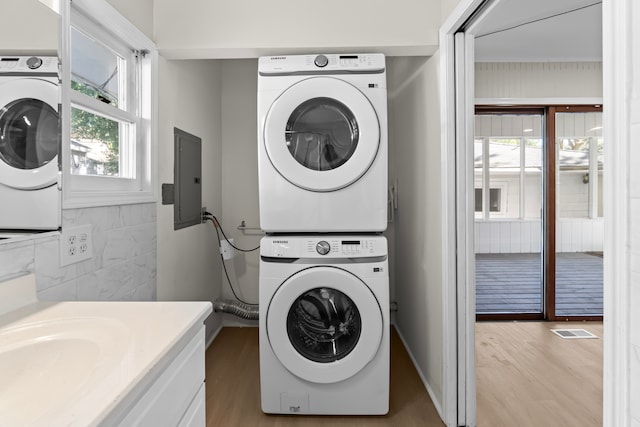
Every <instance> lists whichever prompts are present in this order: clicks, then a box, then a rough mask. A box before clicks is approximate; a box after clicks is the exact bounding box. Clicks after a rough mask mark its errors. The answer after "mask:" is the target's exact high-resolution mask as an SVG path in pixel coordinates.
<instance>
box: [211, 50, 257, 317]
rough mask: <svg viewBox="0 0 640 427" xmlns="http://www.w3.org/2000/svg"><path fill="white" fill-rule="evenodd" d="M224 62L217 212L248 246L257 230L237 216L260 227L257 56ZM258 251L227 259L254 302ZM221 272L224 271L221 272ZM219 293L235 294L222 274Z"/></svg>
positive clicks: (240, 289) (241, 292)
mask: <svg viewBox="0 0 640 427" xmlns="http://www.w3.org/2000/svg"><path fill="white" fill-rule="evenodd" d="M221 63H222V106H223V109H222V157H223V159H224V162H223V163H222V211H221V212H217V213H216V215H217V216H218V219H219V220H220V222H221V223H222V227H223V229H224V230H225V233H226V235H227V237H229V238H233V239H235V245H236V246H237V247H239V248H243V249H250V248H255V247H256V246H258V245H259V244H260V238H261V237H262V235H263V234H262V233H261V232H259V231H257V232H256V231H246V232H243V231H240V230H238V229H237V227H238V225H240V222H241V221H243V220H244V221H245V224H246V225H247V227H255V228H258V227H260V224H259V217H260V216H259V207H258V141H257V135H258V128H257V120H258V118H257V117H258V116H257V99H258V98H257V91H258V80H257V79H258V61H257V60H256V59H237V60H223V61H221ZM259 255H260V253H259V251H253V252H249V253H238V255H237V256H236V258H234V259H233V260H230V261H227V262H226V265H227V269H228V272H229V277H230V279H231V282H232V283H233V285H234V287H235V288H234V289H235V290H236V293H237V294H238V296H239V297H240V298H242V299H243V300H244V301H246V302H248V303H257V302H258V267H259V264H260V256H259ZM223 277H224V276H223ZM223 281H224V286H223V295H224V297H225V298H231V299H233V294H232V293H231V290H230V288H229V284H228V283H227V281H226V277H224V279H223ZM225 324H226V325H247V324H251V325H257V323H256V322H252V321H246V320H243V319H240V318H237V317H234V316H230V315H229V316H226V318H225Z"/></svg>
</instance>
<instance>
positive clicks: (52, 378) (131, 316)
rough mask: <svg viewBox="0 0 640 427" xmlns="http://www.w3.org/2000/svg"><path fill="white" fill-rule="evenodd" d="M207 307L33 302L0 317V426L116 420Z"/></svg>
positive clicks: (193, 330) (201, 304) (200, 320)
mask: <svg viewBox="0 0 640 427" xmlns="http://www.w3.org/2000/svg"><path fill="white" fill-rule="evenodd" d="M210 313H211V303H210V302H59V303H51V302H49V303H46V302H36V303H32V304H29V305H26V306H24V307H22V308H19V309H17V310H14V311H11V312H8V313H6V314H4V315H1V316H0V426H5V425H7V426H9V425H10V426H14V425H15V426H17V425H20V426H23V425H24V426H31V425H33V426H83V427H84V426H95V425H99V424H101V423H103V422H105V420H107V421H108V422H109V423H111V421H116V420H115V419H113V417H114V414H116V415H115V416H116V417H117V416H118V414H119V413H121V412H122V411H124V410H125V409H124V408H125V407H128V405H129V404H130V402H128V400H129V399H131V398H132V396H133V397H135V395H137V394H141V393H143V392H144V390H145V389H146V387H148V385H149V384H148V383H149V382H150V381H151V380H150V379H149V376H148V375H147V374H149V373H155V371H157V370H159V369H162V367H163V366H164V364H166V363H167V360H169V359H170V358H172V357H174V356H175V354H174V353H177V352H178V351H179V347H180V346H178V344H181V343H184V342H186V340H188V339H189V338H190V337H192V336H193V335H194V334H195V333H196V332H197V331H198V330H199V329H200V328H201V327H202V324H203V322H204V320H205V319H206V317H207V316H208V315H209V314H210ZM151 376H153V375H151Z"/></svg>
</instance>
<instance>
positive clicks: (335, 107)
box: [262, 77, 380, 191]
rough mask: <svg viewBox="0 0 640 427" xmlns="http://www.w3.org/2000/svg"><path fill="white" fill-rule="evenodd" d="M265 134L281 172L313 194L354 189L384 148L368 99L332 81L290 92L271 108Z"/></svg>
mask: <svg viewBox="0 0 640 427" xmlns="http://www.w3.org/2000/svg"><path fill="white" fill-rule="evenodd" d="M263 134H264V140H263V141H262V143H263V144H264V145H265V149H266V152H267V155H268V156H269V159H270V161H271V163H272V164H273V166H274V167H275V168H276V170H277V171H278V173H280V174H281V175H282V176H283V177H284V178H285V179H286V180H288V181H289V182H291V183H292V184H294V185H296V186H298V187H301V188H304V189H306V190H311V191H334V190H338V189H340V188H344V187H347V186H349V185H351V184H352V183H354V182H355V181H357V180H358V179H359V178H360V177H361V176H362V175H364V174H365V173H366V172H367V170H368V169H369V167H370V166H371V163H373V161H374V160H375V157H376V155H377V153H378V147H379V145H380V123H379V122H378V116H377V114H376V112H375V109H374V108H373V106H372V105H371V102H370V101H369V99H368V98H367V97H366V96H365V95H364V94H363V93H362V92H361V91H360V90H359V89H358V88H356V87H355V86H353V85H351V84H349V83H347V82H345V81H344V80H340V79H337V78H333V77H312V78H309V79H306V80H302V81H300V82H298V83H296V84H294V85H293V86H291V87H290V88H289V89H287V90H286V91H285V92H284V93H283V94H282V95H280V96H279V97H278V98H277V99H276V100H275V102H274V103H273V104H272V106H271V108H270V109H269V112H268V113H267V116H266V118H265V122H264V133H263Z"/></svg>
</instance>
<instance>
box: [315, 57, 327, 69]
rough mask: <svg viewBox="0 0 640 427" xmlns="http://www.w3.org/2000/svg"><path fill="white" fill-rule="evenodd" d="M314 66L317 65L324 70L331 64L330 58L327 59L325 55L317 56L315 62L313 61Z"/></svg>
mask: <svg viewBox="0 0 640 427" xmlns="http://www.w3.org/2000/svg"><path fill="white" fill-rule="evenodd" d="M313 63H314V64H316V66H318V67H320V68H323V67H326V66H327V64H328V63H329V58H327V57H326V56H324V55H318V56H316V59H315V61H313Z"/></svg>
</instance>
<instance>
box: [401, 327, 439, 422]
mask: <svg viewBox="0 0 640 427" xmlns="http://www.w3.org/2000/svg"><path fill="white" fill-rule="evenodd" d="M393 326H394V327H395V329H396V332H397V333H398V336H399V337H400V341H402V345H404V348H405V350H407V353H408V354H409V358H410V359H411V363H413V366H414V367H415V368H416V371H417V372H418V376H419V377H420V380H421V381H422V384H423V385H424V388H425V389H426V390H427V393H428V394H429V397H430V398H431V402H433V406H435V408H436V411H437V412H438V416H440V419H441V420H442V422H445V421H444V417H443V413H442V404H441V402H440V400H438V399H436V396H435V394H434V392H433V390H432V389H431V386H429V382H428V381H427V379H426V377H425V376H424V374H423V373H422V370H421V369H420V365H418V362H417V361H416V358H415V357H414V356H413V353H412V352H411V348H410V347H409V346H408V345H407V341H406V340H405V339H404V336H403V335H402V332H401V331H400V329H399V328H398V326H397V325H395V324H394V325H393ZM445 424H446V423H445Z"/></svg>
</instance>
